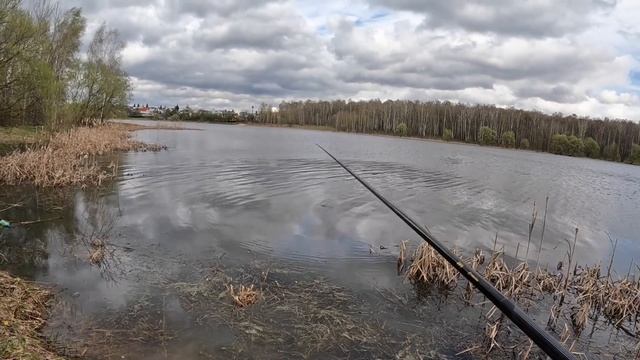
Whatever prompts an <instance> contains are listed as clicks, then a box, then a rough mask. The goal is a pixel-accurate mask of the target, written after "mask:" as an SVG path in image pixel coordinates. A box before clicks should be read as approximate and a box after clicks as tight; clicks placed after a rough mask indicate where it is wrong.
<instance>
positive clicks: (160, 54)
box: [63, 0, 640, 121]
mask: <svg viewBox="0 0 640 360" xmlns="http://www.w3.org/2000/svg"><path fill="white" fill-rule="evenodd" d="M63 5H64V6H66V7H68V6H80V7H82V8H83V10H84V13H85V16H87V18H88V24H89V29H88V31H89V32H91V31H92V30H94V29H95V28H96V27H97V26H98V25H99V24H100V23H102V22H106V23H107V24H108V25H109V26H110V27H112V28H116V29H118V30H119V31H120V33H121V35H122V37H123V39H124V40H125V41H126V44H127V45H126V48H125V51H124V54H123V59H124V65H125V68H126V70H127V72H128V73H129V75H130V76H131V78H132V82H133V85H134V90H133V96H134V99H133V101H134V102H141V103H149V104H158V105H160V104H164V105H173V104H180V105H181V106H184V105H190V106H193V107H207V108H235V109H248V108H250V107H251V105H258V104H260V103H261V102H267V103H272V104H277V103H278V102H280V101H282V100H292V99H307V98H310V99H336V98H345V99H347V98H351V99H372V98H379V99H417V100H433V99H441V100H452V101H460V102H464V103H491V104H498V105H500V106H515V107H517V108H525V109H537V110H542V111H545V112H556V111H560V112H563V113H568V114H570V113H576V114H580V115H590V116H598V117H604V116H608V117H614V118H629V119H632V120H635V121H638V120H640V23H639V22H638V21H637V19H638V18H640V1H637V0H522V1H511V0H447V1H435V0H434V1H428V0H352V1H348V2H347V1H335V0H324V1H295V0H273V1H270V0H264V1H259V0H235V1H234V0H213V1H205V0H155V1H139V0H102V1H83V0H63ZM87 37H88V35H87Z"/></svg>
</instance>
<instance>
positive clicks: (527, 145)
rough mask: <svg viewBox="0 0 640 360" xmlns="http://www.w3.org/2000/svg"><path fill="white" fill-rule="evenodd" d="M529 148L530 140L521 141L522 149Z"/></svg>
mask: <svg viewBox="0 0 640 360" xmlns="http://www.w3.org/2000/svg"><path fill="white" fill-rule="evenodd" d="M528 148H529V139H522V140H520V149H528Z"/></svg>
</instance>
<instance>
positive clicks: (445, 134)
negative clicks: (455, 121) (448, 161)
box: [442, 128, 453, 141]
mask: <svg viewBox="0 0 640 360" xmlns="http://www.w3.org/2000/svg"><path fill="white" fill-rule="evenodd" d="M442 140H444V141H451V140H453V131H451V129H447V128H445V129H444V132H443V133H442Z"/></svg>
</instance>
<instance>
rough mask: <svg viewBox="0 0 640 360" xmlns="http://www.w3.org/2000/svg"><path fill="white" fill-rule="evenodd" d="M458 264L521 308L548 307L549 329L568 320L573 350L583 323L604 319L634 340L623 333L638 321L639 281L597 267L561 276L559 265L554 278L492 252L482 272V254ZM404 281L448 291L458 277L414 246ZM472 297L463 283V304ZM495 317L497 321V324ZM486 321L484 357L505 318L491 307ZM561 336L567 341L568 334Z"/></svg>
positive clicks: (435, 255) (473, 292)
mask: <svg viewBox="0 0 640 360" xmlns="http://www.w3.org/2000/svg"><path fill="white" fill-rule="evenodd" d="M463 260H464V261H465V262H466V263H468V264H470V266H471V267H472V268H473V269H474V270H476V271H479V272H481V273H484V276H485V278H486V279H487V280H488V281H490V282H491V283H492V284H493V285H494V286H495V287H496V289H498V290H499V291H501V292H502V293H504V294H505V295H506V296H507V297H509V298H511V299H513V300H514V301H516V302H517V303H519V304H520V306H522V307H523V308H525V309H528V308H530V307H533V308H535V309H536V311H544V309H541V308H540V304H549V305H550V306H551V308H550V309H547V311H549V312H550V313H551V316H550V320H549V324H550V326H551V327H552V328H553V327H555V324H556V323H557V321H558V320H559V319H568V322H565V323H564V326H565V332H566V329H569V328H572V329H573V335H574V337H573V339H574V340H573V344H574V345H575V341H576V340H575V339H577V337H579V336H580V334H581V332H582V331H583V330H584V329H585V328H586V326H587V324H589V323H590V322H592V321H597V319H598V317H599V316H603V317H604V319H606V320H607V321H608V322H609V324H611V325H612V326H613V327H615V328H619V329H622V330H625V332H626V333H627V334H629V335H631V336H634V334H633V333H632V332H633V331H635V330H628V328H625V327H624V325H625V324H627V325H629V327H630V328H632V329H635V328H636V327H635V326H636V319H638V318H639V317H640V280H635V279H629V278H628V277H626V278H622V279H618V280H614V279H612V277H611V276H610V274H609V275H607V276H602V275H601V268H600V265H594V266H591V267H580V266H576V267H575V268H573V269H572V271H570V268H567V271H566V272H565V273H562V265H561V264H559V265H558V267H557V272H555V273H553V272H550V271H549V270H546V269H535V270H530V269H529V265H528V263H527V262H526V261H515V264H513V265H512V266H509V265H508V264H507V262H506V261H505V260H504V254H503V253H502V252H500V251H494V253H493V255H492V256H491V259H490V261H489V262H488V263H487V264H486V266H485V267H484V270H483V271H481V269H480V267H481V266H482V264H483V263H484V255H483V254H482V251H480V250H476V252H475V253H474V255H473V257H470V258H467V259H463ZM512 262H513V261H512ZM573 262H574V260H573V259H572V258H570V259H569V261H568V263H569V264H571V263H573ZM569 266H571V265H569ZM407 277H408V278H409V280H410V281H411V282H412V283H414V284H418V285H435V286H438V287H445V288H446V289H448V290H453V289H454V288H456V285H457V283H458V278H459V276H458V275H457V273H456V272H455V269H453V267H452V266H451V265H449V264H448V263H446V261H445V260H444V258H442V257H441V256H440V255H439V254H438V253H437V252H436V251H435V250H434V249H433V248H431V247H430V246H429V245H428V244H425V243H423V244H421V245H420V246H418V248H417V250H416V252H415V255H414V258H413V262H412V263H411V266H410V267H409V270H408V272H407ZM476 294H478V291H477V289H475V288H473V287H472V286H471V285H470V283H468V282H467V283H466V286H465V289H464V292H462V294H461V297H462V298H463V299H464V300H465V302H466V303H467V304H473V303H472V301H471V300H472V299H473V297H474V296H475V295H476ZM545 294H551V295H552V296H553V301H552V302H548V301H547V302H544V301H541V300H542V299H544V295H545ZM556 300H559V301H556ZM496 316H498V317H500V318H499V319H496ZM486 318H487V322H488V323H487V327H486V329H485V340H484V346H479V347H478V348H479V349H484V354H485V355H486V354H488V353H489V352H490V351H493V350H495V349H496V348H502V347H503V346H501V345H500V344H499V342H498V338H499V337H500V329H501V328H503V327H504V326H503V321H502V320H503V318H504V317H503V316H502V315H501V314H500V312H499V311H497V309H496V308H495V307H492V308H491V310H490V311H489V312H488V313H487V315H486ZM567 324H569V325H567ZM635 336H637V335H635ZM565 337H566V338H567V339H569V338H571V336H569V335H565ZM572 346H573V345H572ZM529 353H530V351H527V352H526V354H527V356H529Z"/></svg>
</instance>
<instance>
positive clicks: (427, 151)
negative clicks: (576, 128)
mask: <svg viewBox="0 0 640 360" xmlns="http://www.w3.org/2000/svg"><path fill="white" fill-rule="evenodd" d="M138 123H143V124H144V123H145V122H143V121H142V122H138ZM184 126H186V127H188V128H190V129H189V130H179V131H177V130H144V131H138V132H136V137H137V138H139V139H140V140H142V141H145V142H151V143H160V144H164V145H167V146H168V148H169V149H168V150H167V151H163V152H158V153H151V152H140V153H127V154H121V155H119V156H117V157H116V158H114V159H109V161H117V162H118V163H119V165H120V173H119V176H118V178H117V180H116V181H115V182H114V183H112V184H109V185H108V186H104V187H102V188H100V189H98V190H86V191H83V190H77V191H69V190H67V191H64V192H61V191H56V192H52V191H36V190H35V189H31V188H18V189H15V188H12V189H5V191H4V194H3V195H2V197H1V198H0V200H1V201H2V202H4V203H17V202H20V203H23V204H24V206H21V207H16V208H15V209H12V210H11V211H10V213H9V214H10V215H5V214H3V216H11V218H12V219H20V220H24V221H28V220H37V219H44V220H47V221H42V222H38V223H35V224H31V225H28V226H19V227H15V228H14V229H11V230H5V231H4V232H3V233H2V235H1V238H0V245H1V246H2V247H1V248H0V252H1V253H3V257H4V260H5V261H3V262H2V265H1V266H2V267H3V268H5V269H9V270H10V271H11V272H13V273H16V274H19V275H22V276H25V277H28V278H30V279H34V280H36V281H39V282H42V283H49V284H53V285H55V286H57V287H58V288H59V289H60V294H59V295H60V296H59V298H60V299H61V300H60V301H59V302H58V304H57V305H56V306H55V308H54V311H53V313H52V315H51V319H50V322H49V325H48V327H47V329H45V333H46V334H47V335H48V336H50V337H51V339H54V341H56V342H58V343H60V344H74V345H73V351H76V352H79V353H80V354H81V355H83V356H87V357H93V358H121V357H123V356H124V357H127V358H149V359H152V358H160V357H166V358H211V357H213V358H217V357H220V356H231V357H239V358H282V357H311V358H345V357H350V358H371V357H379V358H391V357H398V358H417V357H416V356H418V355H420V356H423V357H427V358H457V357H463V358H464V357H474V355H473V354H474V352H473V351H468V352H464V351H465V350H468V349H470V348H473V347H474V346H477V344H478V343H479V342H480V341H482V336H481V335H482V333H483V332H484V331H485V325H486V322H485V320H484V319H483V314H486V313H487V312H488V311H489V309H490V306H488V305H484V306H476V307H469V306H466V305H465V304H464V303H463V302H462V301H459V300H451V301H447V296H448V294H442V293H440V292H438V291H427V292H426V293H424V292H423V293H416V291H415V289H414V288H413V287H412V286H411V284H409V283H408V282H407V281H406V280H404V279H403V277H402V276H398V274H397V271H396V259H397V256H398V252H399V247H398V245H399V244H400V243H401V242H402V241H403V240H409V242H408V244H409V248H410V249H415V247H416V246H417V245H418V244H419V243H420V242H419V239H418V238H417V236H416V235H415V234H414V233H412V231H411V230H410V229H409V228H408V227H407V226H406V225H405V224H404V223H403V222H402V221H401V220H399V219H398V218H397V217H396V216H395V215H394V214H393V213H391V212H390V211H389V210H388V209H387V208H386V207H385V206H384V205H383V204H381V203H380V202H379V201H378V200H377V199H376V198H375V197H374V196H373V195H371V194H370V193H369V192H368V191H367V190H366V189H364V188H363V187H362V186H361V185H360V184H359V183H358V182H357V181H355V180H354V179H353V178H351V177H350V176H349V175H348V174H347V173H346V172H345V171H344V170H343V169H341V168H340V167H339V166H338V165H337V164H336V163H335V162H333V160H331V159H330V158H328V157H327V156H326V154H324V153H323V152H322V151H321V150H320V149H319V148H318V147H316V145H315V144H320V145H322V146H323V147H325V148H326V149H327V150H329V151H330V152H332V153H333V154H334V155H335V156H336V157H338V158H339V159H341V160H343V161H344V162H345V163H346V164H347V165H348V166H350V167H351V168H352V169H353V170H354V171H355V172H356V173H358V174H360V175H361V176H362V177H363V178H364V179H366V180H367V181H368V182H369V183H370V184H372V185H373V186H374V187H375V188H376V189H377V190H379V191H380V192H381V193H382V194H384V195H385V196H386V197H387V198H388V199H390V200H391V201H393V202H394V203H396V204H397V205H398V206H399V207H400V208H402V209H403V210H405V211H406V212H407V213H408V214H410V215H411V216H413V217H414V218H415V219H418V220H419V221H420V222H422V223H423V224H425V225H426V226H428V227H429V229H430V230H431V232H432V233H433V234H434V235H435V236H436V237H438V238H439V239H441V240H442V241H443V242H444V243H445V244H446V245H448V246H450V247H452V248H456V249H458V251H460V252H461V253H462V254H464V255H471V254H472V253H473V251H474V250H475V249H476V248H480V249H484V250H485V251H491V249H493V248H494V246H497V247H498V248H501V249H504V252H505V253H506V254H508V255H509V256H511V257H515V255H516V251H518V258H519V259H520V260H522V259H523V258H524V257H525V251H524V249H526V247H527V244H528V234H529V223H530V222H531V219H532V212H533V211H534V203H535V211H537V217H536V222H535V225H534V229H533V233H532V235H531V239H532V240H531V243H530V245H529V246H530V250H529V253H528V254H527V255H528V256H527V257H528V258H529V260H530V261H532V262H534V263H535V262H536V259H537V257H538V254H539V257H540V265H541V266H543V267H546V266H547V265H548V266H550V267H553V268H555V266H556V264H557V263H558V261H561V260H564V257H565V254H566V252H567V249H568V246H569V245H568V244H569V243H570V242H573V239H574V236H575V229H576V228H578V239H577V245H576V257H575V258H576V259H577V261H578V263H581V264H594V263H598V262H601V263H603V264H608V263H609V261H610V257H611V254H612V247H613V243H615V242H616V241H617V245H616V252H615V257H614V258H613V269H614V271H615V272H616V273H617V274H620V275H621V276H624V275H626V274H627V273H628V272H629V271H631V272H632V273H634V272H635V270H636V268H635V266H631V265H632V264H633V263H634V261H635V262H637V260H638V259H640V246H638V241H640V239H638V234H640V222H639V221H638V218H639V217H638V216H639V215H640V167H634V166H629V165H624V164H617V163H610V162H605V161H598V160H590V159H579V158H570V157H563V156H555V155H551V154H544V153H535V152H529V151H515V150H504V149H498V148H490V147H480V146H475V145H467V144H453V143H442V142H436V141H424V140H415V139H401V138H393V137H383V136H368V135H355V134H347V133H335V132H326V131H311V130H301V129H289V128H269V127H252V126H244V125H213V124H185V125H184ZM547 197H548V207H547V208H546V210H545V203H546V199H547ZM545 213H546V217H545ZM545 219H546V220H545ZM543 223H544V240H543V241H542V246H541V247H540V242H541V238H542V229H543ZM96 240H100V241H105V242H107V243H108V244H109V246H108V251H107V254H106V257H107V261H105V262H104V263H103V264H102V265H101V266H95V265H91V263H90V262H89V261H88V256H89V255H88V254H89V253H90V252H91V251H92V246H93V245H92V243H93V242H95V241H96ZM494 242H495V244H494ZM565 261H566V260H565ZM230 284H233V285H234V286H235V287H237V286H240V285H247V286H248V285H250V284H253V285H254V286H256V287H257V288H260V289H262V292H263V298H262V300H261V301H260V302H259V303H258V304H256V305H255V306H254V307H252V308H249V309H244V310H238V309H235V308H234V307H233V305H232V303H231V302H230V301H228V300H229V299H227V297H226V296H225V291H226V289H227V286H228V285H230ZM449 295H450V294H449ZM451 297H455V296H453V295H452V296H451ZM539 318H540V319H539V320H540V322H541V323H543V322H544V321H545V320H546V318H544V316H543V315H540V316H539ZM512 327H513V326H512ZM592 335H593V334H592ZM583 338H584V339H581V340H580V349H581V351H584V352H586V353H588V354H595V355H594V356H597V357H604V358H606V357H609V356H611V357H613V356H614V354H618V355H619V356H623V357H624V356H629V354H631V353H632V351H633V347H634V341H632V339H630V338H629V336H627V335H625V334H624V333H618V332H617V331H614V332H613V333H611V331H608V330H607V331H605V330H600V335H598V331H596V335H595V336H590V337H588V338H587V336H583ZM527 344H528V343H527ZM627 345H628V346H627ZM70 351H71V349H70ZM461 352H462V353H461Z"/></svg>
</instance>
